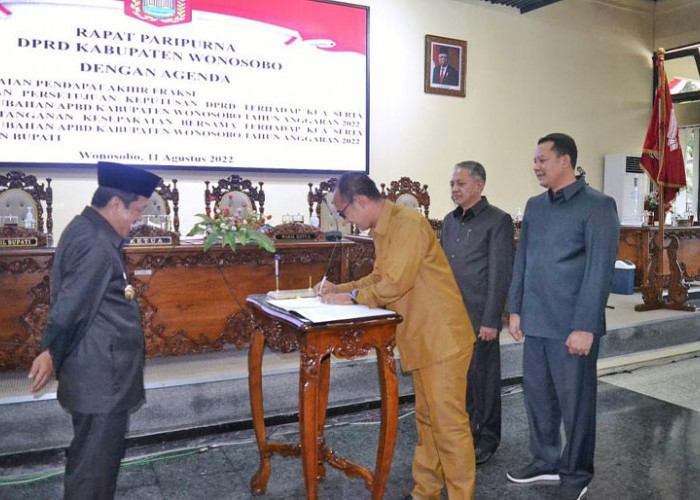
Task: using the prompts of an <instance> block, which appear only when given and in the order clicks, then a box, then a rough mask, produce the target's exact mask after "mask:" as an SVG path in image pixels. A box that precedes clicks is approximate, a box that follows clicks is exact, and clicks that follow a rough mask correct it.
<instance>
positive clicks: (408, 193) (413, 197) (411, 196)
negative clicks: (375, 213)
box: [381, 177, 430, 219]
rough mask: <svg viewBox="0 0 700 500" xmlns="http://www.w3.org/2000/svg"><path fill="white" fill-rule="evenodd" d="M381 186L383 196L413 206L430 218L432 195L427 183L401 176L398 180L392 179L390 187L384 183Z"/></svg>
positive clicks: (400, 203)
mask: <svg viewBox="0 0 700 500" xmlns="http://www.w3.org/2000/svg"><path fill="white" fill-rule="evenodd" d="M381 187H382V196H384V197H386V198H387V199H388V200H391V201H393V202H394V203H396V204H397V205H406V206H409V207H413V208H415V209H416V210H419V211H420V212H421V213H422V214H423V215H425V217H426V218H428V219H429V217H428V210H429V208H430V195H429V194H428V185H427V184H423V186H421V185H420V182H415V181H412V180H411V178H410V177H401V178H400V179H399V180H398V181H391V182H390V183H389V187H388V188H387V187H386V184H384V183H382V184H381Z"/></svg>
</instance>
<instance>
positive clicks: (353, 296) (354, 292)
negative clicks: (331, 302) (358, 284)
mask: <svg viewBox="0 0 700 500" xmlns="http://www.w3.org/2000/svg"><path fill="white" fill-rule="evenodd" d="M359 291H360V290H359V289H357V288H353V289H352V290H351V291H350V300H352V303H353V304H357V292H359Z"/></svg>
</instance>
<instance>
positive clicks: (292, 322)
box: [247, 295, 403, 500]
mask: <svg viewBox="0 0 700 500" xmlns="http://www.w3.org/2000/svg"><path fill="white" fill-rule="evenodd" d="M247 304H248V306H249V307H250V309H251V310H252V312H253V315H254V323H255V326H254V329H253V334H252V337H251V340H250V350H249V352H248V383H249V387H250V405H251V410H252V416H253V426H254V428H255V435H256V437H257V440H258V450H259V452H260V468H259V469H258V472H257V473H256V474H255V475H254V476H253V478H252V480H251V489H252V492H253V494H254V495H259V494H261V493H264V492H265V489H266V488H267V480H268V478H269V477H270V457H271V455H272V454H273V453H278V454H280V455H282V456H292V455H294V456H298V455H301V457H302V465H303V470H304V485H305V487H306V497H307V498H308V499H310V500H316V499H317V497H318V484H317V481H318V479H319V478H323V477H324V476H325V469H324V465H323V464H324V462H328V464H329V465H331V466H333V467H335V468H337V469H339V470H341V471H343V472H344V473H345V474H346V475H348V476H355V477H362V478H364V480H365V486H366V487H367V489H369V490H370V491H371V492H372V499H375V500H379V499H381V498H382V496H383V494H384V487H385V486H386V481H387V478H388V476H389V468H390V466H391V459H392V456H393V454H394V445H395V444H396V431H397V426H398V401H399V392H398V385H397V381H396V365H395V362H394V344H395V338H394V334H395V331H396V325H397V324H398V323H400V322H401V321H402V319H403V318H401V316H399V315H392V316H386V317H382V318H368V319H355V320H346V321H337V322H329V323H311V322H310V321H308V320H306V319H302V318H299V317H297V316H294V315H293V314H292V313H288V312H287V311H283V310H281V309H278V308H275V307H273V306H272V305H270V304H268V303H267V301H266V299H265V296H264V295H251V296H249V297H248V298H247ZM265 344H267V345H268V346H269V347H271V348H272V349H275V350H279V351H282V352H293V351H300V365H299V433H300V443H299V444H298V445H296V446H293V445H289V444H283V443H276V442H269V443H268V441H267V434H266V432H265V423H264V409H263V399H262V369H261V365H262V357H263V349H264V347H265ZM370 349H374V350H375V351H376V353H377V364H378V365H379V383H380V387H381V396H382V409H381V427H380V434H379V446H378V449H377V460H376V464H375V469H374V474H372V473H371V472H370V471H369V470H368V469H366V468H365V467H362V466H360V465H357V464H355V463H353V462H350V461H349V460H347V459H344V458H341V457H338V456H336V455H335V453H334V452H333V450H331V449H330V448H328V447H326V445H325V442H324V439H323V427H324V424H325V419H326V405H327V404H328V389H329V382H330V367H331V365H330V355H331V353H333V354H335V355H336V356H337V357H341V358H353V357H356V356H363V355H366V354H368V353H369V351H370Z"/></svg>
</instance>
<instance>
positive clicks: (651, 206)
mask: <svg viewBox="0 0 700 500" xmlns="http://www.w3.org/2000/svg"><path fill="white" fill-rule="evenodd" d="M658 208H659V193H658V192H657V191H656V190H653V191H652V192H651V193H649V194H647V195H646V196H645V197H644V210H650V211H652V212H656V211H657V210H658Z"/></svg>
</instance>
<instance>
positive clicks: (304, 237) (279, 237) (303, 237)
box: [275, 233, 317, 241]
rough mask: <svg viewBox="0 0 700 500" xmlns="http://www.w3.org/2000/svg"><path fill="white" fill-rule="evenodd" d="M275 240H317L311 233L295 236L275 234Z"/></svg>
mask: <svg viewBox="0 0 700 500" xmlns="http://www.w3.org/2000/svg"><path fill="white" fill-rule="evenodd" d="M275 239H276V240H294V241H304V240H305V241H315V240H316V239H317V237H316V235H315V234H311V233H307V234H304V233H296V234H276V235H275Z"/></svg>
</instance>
